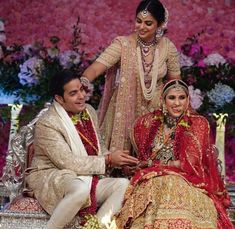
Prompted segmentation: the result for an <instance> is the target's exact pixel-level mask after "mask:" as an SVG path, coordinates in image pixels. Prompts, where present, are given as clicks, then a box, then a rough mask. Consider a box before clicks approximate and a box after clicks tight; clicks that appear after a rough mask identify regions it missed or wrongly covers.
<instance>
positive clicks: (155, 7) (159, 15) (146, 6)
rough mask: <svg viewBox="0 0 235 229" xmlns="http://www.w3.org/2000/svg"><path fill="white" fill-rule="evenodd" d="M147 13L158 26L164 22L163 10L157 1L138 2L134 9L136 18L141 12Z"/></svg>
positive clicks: (145, 0)
mask: <svg viewBox="0 0 235 229" xmlns="http://www.w3.org/2000/svg"><path fill="white" fill-rule="evenodd" d="M144 10H146V11H148V12H149V13H151V15H152V16H153V17H154V18H155V19H156V20H157V22H158V24H159V25H161V24H162V23H163V22H165V13H166V12H165V8H164V6H163V5H162V3H161V2H160V1H158V0H143V1H141V2H140V4H139V5H138V7H137V9H136V16H137V15H138V14H139V12H141V11H144Z"/></svg>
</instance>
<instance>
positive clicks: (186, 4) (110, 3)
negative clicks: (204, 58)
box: [0, 0, 235, 59]
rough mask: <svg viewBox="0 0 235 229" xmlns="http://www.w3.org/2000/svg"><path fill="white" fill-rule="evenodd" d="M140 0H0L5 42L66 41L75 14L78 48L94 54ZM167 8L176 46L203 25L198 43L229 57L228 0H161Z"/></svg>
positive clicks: (233, 6)
mask: <svg viewBox="0 0 235 229" xmlns="http://www.w3.org/2000/svg"><path fill="white" fill-rule="evenodd" d="M139 1H140V0H128V1H127V0H118V1H117V0H85V1H84V0H73V1H69V0H40V1H37V0H17V1H15V0H7V1H6V0H0V5H1V7H0V17H1V18H4V20H5V27H6V35H7V42H8V43H9V44H12V43H15V42H17V43H24V44H31V43H33V42H34V41H35V40H38V39H40V40H41V39H42V40H44V41H45V42H47V43H49V37H51V36H58V37H60V38H61V44H60V45H61V46H60V47H61V49H66V48H68V46H69V40H70V34H71V32H72V26H73V24H74V22H75V21H76V19H77V16H78V15H80V17H81V28H82V37H83V41H84V43H85V45H84V49H85V51H87V52H88V53H93V54H95V53H96V52H97V51H98V50H99V48H100V47H104V46H106V45H107V44H108V43H110V42H111V40H112V39H113V38H114V37H115V36H117V35H123V34H128V33H129V32H130V31H132V30H133V28H134V18H135V8H136V6H137V4H138V3H139ZM162 2H163V3H164V5H165V6H166V7H167V8H168V10H169V13H170V17H169V24H168V25H169V26H168V28H169V30H168V36H169V37H170V38H171V39H172V40H174V42H175V43H176V45H177V47H178V48H180V46H181V44H182V43H183V42H184V40H185V38H186V37H188V36H192V35H193V34H195V33H197V32H199V31H201V30H205V31H206V33H205V36H204V37H203V38H202V43H206V44H207V46H208V49H209V51H217V52H219V53H220V54H221V55H223V56H226V57H230V58H233V59H235V52H234V46H235V31H234V24H235V17H234V15H235V1H234V0H213V1H211V0H210V1H209V0H208V1H207V0H162Z"/></svg>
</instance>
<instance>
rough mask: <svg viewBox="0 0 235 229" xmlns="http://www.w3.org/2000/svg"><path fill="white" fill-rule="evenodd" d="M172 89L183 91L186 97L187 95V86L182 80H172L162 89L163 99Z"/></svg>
mask: <svg viewBox="0 0 235 229" xmlns="http://www.w3.org/2000/svg"><path fill="white" fill-rule="evenodd" d="M172 88H174V89H176V90H177V91H180V90H184V91H185V92H186V94H187V95H188V94H189V92H188V86H187V84H186V83H184V82H183V81H182V80H172V81H170V82H169V83H167V84H166V85H165V86H164V87H163V93H162V96H163V98H164V97H165V96H166V94H167V92H168V91H169V90H170V89H172Z"/></svg>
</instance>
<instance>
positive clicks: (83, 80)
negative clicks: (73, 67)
mask: <svg viewBox="0 0 235 229" xmlns="http://www.w3.org/2000/svg"><path fill="white" fill-rule="evenodd" d="M80 81H81V84H82V85H83V87H84V88H85V90H86V91H87V92H88V93H89V94H92V93H93V90H94V86H93V84H92V83H91V82H90V81H89V80H88V79H87V78H86V77H85V76H81V78H80Z"/></svg>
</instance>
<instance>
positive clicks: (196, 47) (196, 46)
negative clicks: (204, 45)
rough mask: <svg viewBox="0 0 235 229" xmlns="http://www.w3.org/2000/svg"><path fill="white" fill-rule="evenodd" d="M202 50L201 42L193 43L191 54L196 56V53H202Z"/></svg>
mask: <svg viewBox="0 0 235 229" xmlns="http://www.w3.org/2000/svg"><path fill="white" fill-rule="evenodd" d="M200 51H201V46H200V45H199V44H193V45H192V46H191V49H190V51H189V56H194V55H195V54H197V53H200Z"/></svg>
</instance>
